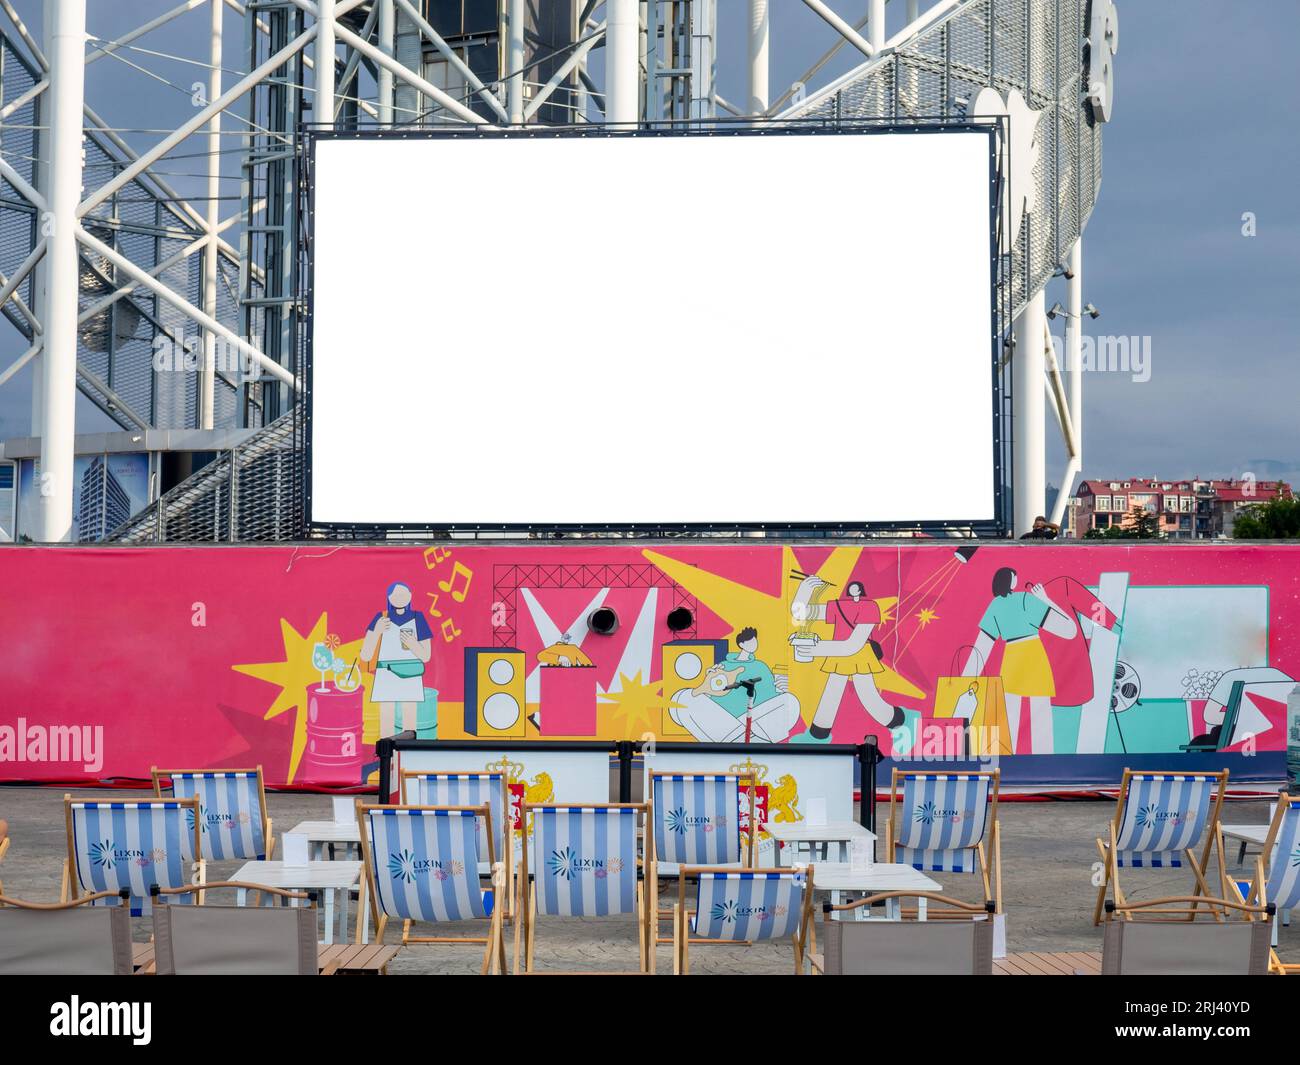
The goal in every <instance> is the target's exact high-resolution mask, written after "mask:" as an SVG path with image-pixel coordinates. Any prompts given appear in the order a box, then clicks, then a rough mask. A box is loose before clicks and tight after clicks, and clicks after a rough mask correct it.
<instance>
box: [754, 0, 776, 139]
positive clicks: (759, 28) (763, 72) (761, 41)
mask: <svg viewBox="0 0 1300 1065" xmlns="http://www.w3.org/2000/svg"><path fill="white" fill-rule="evenodd" d="M770 43H771V20H770V19H769V18H768V12H767V0H749V114H751V115H761V114H765V113H766V112H767V108H768V97H769V91H768V76H769V70H770V68H769V62H768V46H769V45H770Z"/></svg>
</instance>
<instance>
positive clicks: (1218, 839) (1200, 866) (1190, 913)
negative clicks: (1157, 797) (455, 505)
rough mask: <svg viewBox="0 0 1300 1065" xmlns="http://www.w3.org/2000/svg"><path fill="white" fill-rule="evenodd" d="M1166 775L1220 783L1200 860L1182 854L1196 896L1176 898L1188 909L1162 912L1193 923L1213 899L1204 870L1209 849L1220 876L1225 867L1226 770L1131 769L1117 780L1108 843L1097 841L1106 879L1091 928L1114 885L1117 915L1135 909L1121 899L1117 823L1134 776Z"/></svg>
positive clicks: (1188, 853)
mask: <svg viewBox="0 0 1300 1065" xmlns="http://www.w3.org/2000/svg"><path fill="white" fill-rule="evenodd" d="M1165 774H1167V775H1169V776H1189V775H1195V776H1204V777H1217V778H1218V781H1219V788H1218V791H1217V792H1216V793H1215V795H1214V799H1213V802H1212V803H1211V806H1210V812H1209V816H1208V818H1207V820H1206V822H1205V830H1204V831H1205V844H1204V846H1203V847H1202V848H1201V856H1200V859H1199V860H1198V859H1197V857H1196V854H1195V853H1194V852H1193V848H1192V847H1185V848H1184V849H1183V855H1184V857H1185V858H1186V859H1187V864H1188V865H1190V866H1191V868H1192V873H1193V875H1194V876H1195V877H1196V887H1197V893H1196V894H1195V895H1183V896H1178V900H1177V901H1180V902H1190V903H1191V906H1190V908H1188V907H1183V906H1179V907H1175V908H1172V909H1167V910H1164V911H1162V912H1164V913H1166V914H1171V915H1181V916H1178V917H1177V918H1176V919H1177V920H1183V921H1194V920H1196V911H1197V908H1198V907H1199V906H1200V905H1201V904H1202V903H1205V902H1207V900H1208V901H1213V900H1214V895H1213V893H1212V892H1211V891H1210V887H1209V884H1208V883H1206V880H1205V870H1206V868H1207V867H1208V865H1209V861H1210V850H1211V849H1212V848H1213V849H1214V850H1215V851H1216V853H1217V855H1218V859H1219V870H1220V875H1222V871H1223V869H1224V868H1225V866H1224V859H1223V833H1222V831H1221V830H1220V821H1219V817H1220V814H1221V812H1222V810H1223V797H1224V795H1225V793H1226V792H1227V790H1228V770H1226V769H1221V770H1219V771H1218V772H1206V773H1199V772H1198V773H1195V774H1188V773H1178V772H1175V771H1172V770H1139V771H1137V772H1134V771H1133V770H1132V769H1125V770H1124V775H1123V777H1121V778H1120V783H1119V794H1118V795H1117V796H1116V797H1115V816H1114V817H1112V818H1111V819H1110V822H1109V823H1108V825H1107V832H1108V835H1109V844H1108V843H1107V841H1106V840H1103V839H1101V838H1100V837H1098V838H1097V852H1098V853H1099V854H1100V855H1101V860H1102V863H1103V864H1104V865H1105V868H1106V876H1105V879H1103V880H1102V883H1101V887H1099V888H1098V889H1097V905H1096V906H1095V907H1094V908H1093V913H1092V923H1093V926H1094V927H1096V926H1098V925H1100V924H1101V918H1102V908H1103V906H1104V905H1105V903H1106V889H1107V888H1108V887H1112V886H1113V888H1114V894H1115V898H1114V902H1115V908H1116V910H1117V911H1119V912H1120V914H1121V916H1125V917H1126V919H1127V917H1128V916H1129V911H1130V910H1132V909H1135V908H1137V907H1136V906H1130V905H1129V904H1128V902H1127V901H1126V900H1125V898H1124V892H1123V891H1122V889H1121V888H1120V885H1119V856H1118V854H1117V852H1116V848H1115V843H1116V840H1117V839H1118V837H1119V827H1120V823H1121V822H1122V821H1123V818H1124V809H1125V805H1126V804H1127V802H1128V801H1129V795H1130V793H1129V786H1130V783H1131V781H1132V779H1133V777H1135V776H1142V777H1147V776H1161V775H1165ZM1168 901H1174V900H1173V899H1172V898H1171V899H1170V900H1168ZM1149 905H1150V903H1143V904H1142V906H1143V907H1144V908H1145V907H1147V906H1149ZM1212 912H1214V913H1215V914H1216V917H1215V919H1216V920H1222V919H1223V915H1222V913H1220V912H1219V910H1217V909H1215V910H1213V911H1212ZM1165 919H1175V918H1173V917H1170V918H1165Z"/></svg>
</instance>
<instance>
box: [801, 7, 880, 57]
mask: <svg viewBox="0 0 1300 1065" xmlns="http://www.w3.org/2000/svg"><path fill="white" fill-rule="evenodd" d="M803 2H804V3H805V4H807V5H808V6H809V7H810V8H811V9H812V10H813V11H815V12H816V13H817V14H819V15H820V16H821V17H822V18H823V19H825V20H826V22H828V23H829V24H830V25H831V26H832V27H834V29H835V31H836V32H837V33H838V34H839V35H840V36H841V37H843V38H844V39H845V40H846V41H848V42H849V44H851V45H853V47H854V48H856V49H857V50H858V51H859V52H861V53H862V54H863V55H864V56H866V57H867V58H868V59H870V58H871V57H872V56H874V55H875V54H876V52H875V49H873V48H872V47H871V43H870V42H869V41H866V40H864V39H863V37H862V34H860V33H858V31H857V30H855V29H854V28H853V27H852V26H850V25H849V24H848V23H847V22H845V21H844V20H843V19H842V18H840V17H839V15H837V14H835V12H834V11H832V10H831V9H830V8H829V7H827V6H826V5H825V4H824V3H822V0H803ZM872 3H873V4H875V3H880V5H881V6H882V7H883V6H884V0H872ZM872 10H873V11H874V10H875V8H874V7H873V8H872ZM875 21H876V20H875V19H869V20H868V22H867V31H868V32H869V33H870V32H872V30H871V27H872V23H874V22H875ZM880 24H881V25H883V24H884V20H883V19H882V20H881V23H880Z"/></svg>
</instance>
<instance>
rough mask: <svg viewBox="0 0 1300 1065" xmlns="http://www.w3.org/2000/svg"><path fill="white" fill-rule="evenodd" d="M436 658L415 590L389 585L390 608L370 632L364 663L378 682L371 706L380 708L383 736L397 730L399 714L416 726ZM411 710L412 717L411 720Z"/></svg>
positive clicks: (364, 644) (372, 624)
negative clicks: (413, 599) (426, 672)
mask: <svg viewBox="0 0 1300 1065" xmlns="http://www.w3.org/2000/svg"><path fill="white" fill-rule="evenodd" d="M432 655H433V630H431V629H430V628H429V622H428V621H427V620H426V619H425V616H424V615H423V614H422V613H420V611H418V610H412V609H411V589H410V587H409V586H407V585H405V584H403V583H402V582H401V581H398V582H396V583H394V584H390V585H389V586H388V592H387V594H386V595H385V597H384V609H383V610H381V611H380V612H379V613H378V614H376V615H375V617H374V620H373V621H371V622H370V624H369V626H368V627H367V628H366V636H365V639H364V640H363V641H362V643H361V660H362V661H363V662H368V663H373V665H374V671H375V680H374V683H373V684H372V685H371V687H370V701H371V702H372V703H378V704H379V737H380V739H383V738H384V737H386V736H391V735H393V734H394V733H395V732H396V731H397V727H396V720H397V713H396V712H397V710H398V709H400V710H401V711H402V723H403V725H405V724H406V723H407V722H408V721H409V722H412V723H414V721H415V711H416V709H417V708H418V707H419V705H420V704H421V703H422V702H424V669H425V666H426V665H427V663H428V661H429V659H430V657H432ZM408 711H409V717H408Z"/></svg>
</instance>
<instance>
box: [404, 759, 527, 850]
mask: <svg viewBox="0 0 1300 1065" xmlns="http://www.w3.org/2000/svg"><path fill="white" fill-rule="evenodd" d="M404 779H405V781H406V787H407V791H408V794H405V795H403V797H402V802H404V803H409V804H410V805H412V806H482V805H483V804H484V803H487V804H488V806H490V807H491V808H492V843H493V846H494V847H495V848H496V851H495V853H496V857H497V860H498V861H504V860H505V856H506V840H507V838H508V833H509V824H510V822H509V820H508V818H507V813H508V811H507V810H506V800H505V786H506V785H505V776H504V775H503V774H501V773H420V774H418V775H417V774H413V775H410V776H407V777H405V778H404ZM477 823H478V827H479V832H480V837H479V841H478V852H479V854H480V855H482V857H483V860H484V861H485V862H486V861H487V854H488V847H487V841H486V839H485V838H484V837H483V836H482V835H481V833H482V832H483V829H484V825H483V822H482V821H481V820H480V821H478V822H477Z"/></svg>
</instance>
